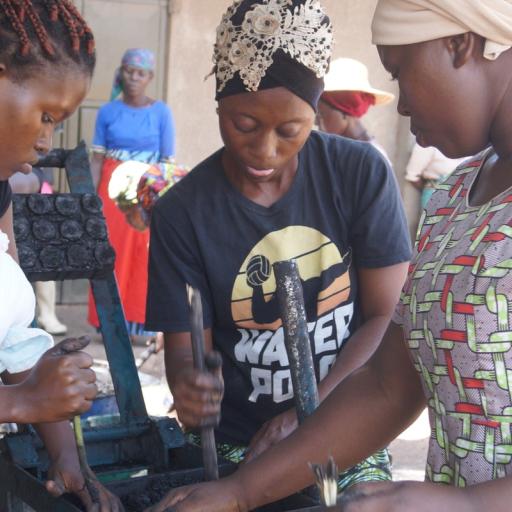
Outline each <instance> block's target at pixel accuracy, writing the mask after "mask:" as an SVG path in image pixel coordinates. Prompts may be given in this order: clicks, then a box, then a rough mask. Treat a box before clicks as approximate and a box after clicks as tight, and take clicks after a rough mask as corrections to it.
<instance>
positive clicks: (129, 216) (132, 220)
mask: <svg viewBox="0 0 512 512" xmlns="http://www.w3.org/2000/svg"><path fill="white" fill-rule="evenodd" d="M119 209H120V210H121V211H122V212H123V213H124V217H125V219H126V222H128V224H130V226H132V228H135V229H136V230H137V231H145V230H146V229H148V226H147V225H146V223H145V222H144V218H143V217H142V215H141V212H140V208H139V205H137V204H134V205H132V206H123V207H122V208H121V207H120V206H119Z"/></svg>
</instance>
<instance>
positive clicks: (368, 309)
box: [245, 263, 408, 461]
mask: <svg viewBox="0 0 512 512" xmlns="http://www.w3.org/2000/svg"><path fill="white" fill-rule="evenodd" d="M407 266H408V263H399V264H397V265H392V266H389V267H382V268H375V269H369V268H362V269H359V271H358V288H359V290H358V296H359V297H360V299H358V302H359V306H360V308H361V312H362V316H363V323H362V325H361V326H360V327H359V328H358V329H357V331H356V332H355V333H354V334H353V335H352V336H351V337H350V339H349V340H348V341H347V342H346V346H345V347H344V348H343V350H342V351H341V353H340V354H339V356H338V358H337V360H336V362H335V363H334V365H333V367H332V368H331V370H330V371H329V374H328V375H327V376H326V377H325V378H324V379H323V380H322V382H320V384H319V385H318V393H319V396H320V400H321V401H323V400H324V399H325V398H326V397H327V396H328V395H329V393H330V392H331V391H332V390H333V389H334V388H335V387H336V386H337V385H338V384H339V383H340V382H341V381H342V380H343V379H344V378H345V377H347V376H348V375H350V374H351V373H352V372H353V371H354V370H356V369H357V368H360V367H361V366H363V365H364V364H365V363H366V362H367V361H368V359H369V358H370V357H371V356H372V354H373V353H374V352H375V350H376V349H377V347H378V346H379V343H380V341H381V340H382V337H383V336H384V334H385V332H386V329H387V327H388V325H389V321H390V319H391V315H392V314H393V311H394V309H395V306H396V304H397V303H398V300H399V298H400V290H401V289H402V285H403V283H404V281H405V278H406V275H407ZM297 426H298V421H297V414H296V412H295V409H290V410H288V411H286V412H284V413H282V414H279V415H278V416H276V417H275V418H272V419H271V420H270V421H268V422H266V423H265V424H264V425H263V426H262V428H261V429H260V430H259V431H258V432H257V433H256V435H255V436H254V437H253V439H252V440H251V443H250V445H249V447H248V449H247V452H246V455H245V461H250V460H251V459H253V458H254V457H257V456H258V455H260V454H261V453H263V452H264V451H265V450H267V449H268V448H269V447H270V446H272V445H274V444H276V443H278V442H279V441H281V440H282V439H284V438H285V437H287V436H289V435H290V434H291V433H292V432H293V431H294V430H295V429H296V428H297Z"/></svg>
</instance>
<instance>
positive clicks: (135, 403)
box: [0, 143, 185, 512]
mask: <svg viewBox="0 0 512 512" xmlns="http://www.w3.org/2000/svg"><path fill="white" fill-rule="evenodd" d="M37 165H38V166H39V167H57V168H64V169H65V171H66V175H67V179H68V182H69V187H70V191H71V193H73V194H91V193H95V189H94V185H93V181H92V176H91V172H90V164H89V158H88V154H87V150H86V146H85V144H84V143H81V144H80V145H79V146H78V147H77V148H75V149H74V150H63V149H57V150H54V151H52V152H51V153H50V154H49V155H48V156H47V157H45V158H43V159H42V160H41V161H39V163H38V164H37ZM91 287H92V291H93V294H94V298H95V301H96V307H97V312H98V317H99V320H100V330H101V334H102V335H103V341H104V345H105V351H106V354H107V359H108V362H109V366H110V371H111V375H112V381H113V384H114V390H115V394H116V399H117V404H118V407H119V412H120V423H119V424H116V425H110V426H107V427H100V428H94V429H87V428H85V429H84V437H85V442H86V446H87V455H88V459H89V463H90V465H91V466H92V467H93V468H94V467H98V466H100V467H101V466H103V467H105V466H116V467H118V468H119V467H125V466H127V465H133V464H137V465H139V466H143V467H147V468H149V471H150V472H161V471H165V470H166V469H168V468H169V467H170V465H171V462H172V461H171V453H170V450H171V448H178V447H182V446H184V444H185V439H184V436H183V433H182V431H181V429H180V427H179V425H178V423H177V422H176V421H175V420H172V419H169V418H149V417H148V413H147V411H146V406H145V404H144V398H143V395H142V389H141V385H140V380H139V376H138V373H137V368H136V366H135V358H134V355H133V350H132V346H131V341H130V337H129V334H128V331H127V328H126V322H125V317H124V313H123V309H122V305H121V300H120V297H119V291H118V288H117V282H116V278H115V275H114V272H113V270H112V271H110V272H109V273H108V274H107V275H106V276H105V277H104V278H101V279H91ZM47 465H48V463H47V455H46V452H45V450H44V447H43V445H42V443H41V441H40V440H39V438H38V437H37V435H36V434H35V433H34V432H33V431H30V430H29V431H24V432H22V433H19V434H9V435H7V436H6V437H5V438H4V439H2V441H1V443H0V510H1V511H2V512H4V511H6V510H11V511H12V512H14V511H16V510H22V508H23V507H22V506H21V505H19V502H20V500H21V502H24V503H26V504H28V505H29V506H30V507H32V508H33V509H34V510H36V511H52V512H76V511H78V510H79V509H78V508H77V507H75V506H74V505H72V504H70V503H69V502H68V501H66V500H64V499H62V498H60V499H55V498H52V497H50V496H49V495H48V493H47V492H46V490H45V487H44V483H43V481H42V479H41V478H42V476H43V473H44V472H45V471H46V469H47Z"/></svg>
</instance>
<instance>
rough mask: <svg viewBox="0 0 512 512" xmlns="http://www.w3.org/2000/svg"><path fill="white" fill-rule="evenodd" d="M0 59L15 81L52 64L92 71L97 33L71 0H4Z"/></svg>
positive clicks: (1, 3) (0, 14)
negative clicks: (73, 66)
mask: <svg viewBox="0 0 512 512" xmlns="http://www.w3.org/2000/svg"><path fill="white" fill-rule="evenodd" d="M0 62H2V63H3V64H5V66H6V68H7V72H8V74H9V76H10V77H11V79H12V80H15V81H21V80H24V79H27V78H28V77H29V76H30V75H31V74H33V72H34V68H42V67H44V66H46V65H48V64H53V66H54V67H55V66H57V67H61V66H62V67H64V68H65V67H68V66H70V65H72V64H74V65H75V66H77V67H78V68H79V69H80V71H82V72H84V73H86V74H88V75H92V72H93V71H94V66H95V64H96V53H95V44H94V36H93V33H92V31H91V29H90V28H89V26H88V25H87V23H86V22H85V21H84V19H83V18H82V15H81V14H80V12H79V11H78V9H77V8H76V7H75V6H74V5H73V4H72V2H71V0H1V1H0Z"/></svg>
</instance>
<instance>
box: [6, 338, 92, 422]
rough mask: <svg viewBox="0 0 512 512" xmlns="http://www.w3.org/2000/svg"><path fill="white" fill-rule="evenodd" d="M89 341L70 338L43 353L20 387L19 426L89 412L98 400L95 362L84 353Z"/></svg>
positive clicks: (63, 418)
mask: <svg viewBox="0 0 512 512" xmlns="http://www.w3.org/2000/svg"><path fill="white" fill-rule="evenodd" d="M89 341H90V340H89V339H88V338H87V337H82V338H78V339H75V338H70V339H67V340H64V341H62V342H60V343H59V344H58V345H56V346H55V347H53V348H51V349H50V350H48V351H47V352H45V353H44V354H43V356H42V357H41V359H40V360H39V361H38V362H37V364H36V365H35V366H34V367H33V368H32V370H31V371H30V373H29V374H28V376H27V377H26V378H25V379H24V380H23V382H21V383H20V384H18V388H17V391H18V393H19V395H18V399H17V402H18V411H19V412H18V413H17V414H16V415H17V416H18V417H17V418H16V420H15V421H17V422H19V423H47V422H56V421H62V420H67V419H70V418H72V417H73V416H75V415H77V414H82V413H83V412H85V411H87V410H89V409H90V407H91V405H92V400H93V399H94V398H95V397H96V394H97V392H98V389H97V387H96V383H95V382H96V374H95V373H94V371H93V370H92V369H91V366H92V363H93V360H92V357H91V356H90V355H89V354H86V353H85V352H82V350H83V349H84V348H85V347H86V346H87V345H88V343H89Z"/></svg>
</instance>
